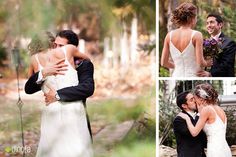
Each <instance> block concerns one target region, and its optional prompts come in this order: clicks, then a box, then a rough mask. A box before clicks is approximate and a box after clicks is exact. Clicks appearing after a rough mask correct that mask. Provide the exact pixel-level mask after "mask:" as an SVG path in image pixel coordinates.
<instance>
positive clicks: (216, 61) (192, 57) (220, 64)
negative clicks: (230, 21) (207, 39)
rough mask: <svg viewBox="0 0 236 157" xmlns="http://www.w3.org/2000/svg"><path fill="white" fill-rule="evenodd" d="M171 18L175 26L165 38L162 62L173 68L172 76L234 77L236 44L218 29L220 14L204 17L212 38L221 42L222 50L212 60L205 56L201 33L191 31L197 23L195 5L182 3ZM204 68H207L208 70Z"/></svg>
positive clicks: (220, 22) (220, 25) (219, 27)
mask: <svg viewBox="0 0 236 157" xmlns="http://www.w3.org/2000/svg"><path fill="white" fill-rule="evenodd" d="M171 20H172V22H173V23H174V24H175V25H176V26H178V28H177V29H175V30H172V31H170V32H169V33H168V34H167V35H166V37H165V41H164V45H163V50H162V57H161V65H162V66H164V67H166V68H168V69H174V70H173V73H172V77H234V62H235V52H236V44H235V42H234V41H233V40H232V39H230V38H229V37H227V36H226V35H224V34H223V33H222V32H221V30H222V27H223V19H222V17H221V16H220V15H218V14H209V15H208V16H207V20H206V29H207V31H208V33H209V35H210V36H211V38H212V39H214V40H215V41H216V42H219V40H221V41H222V46H221V49H222V52H221V53H219V54H218V55H217V57H216V56H215V57H213V58H211V59H205V58H204V55H203V36H202V33H201V32H199V31H196V30H194V27H195V26H196V23H197V7H196V6H195V5H193V4H192V3H182V4H181V5H180V6H178V7H177V8H176V9H175V10H174V11H173V13H172V19H171ZM169 58H171V60H169ZM203 67H210V71H209V72H208V71H205V70H203V69H204V68H203Z"/></svg>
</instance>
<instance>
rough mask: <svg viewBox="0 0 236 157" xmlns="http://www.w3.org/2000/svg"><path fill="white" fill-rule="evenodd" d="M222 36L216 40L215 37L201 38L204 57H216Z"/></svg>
mask: <svg viewBox="0 0 236 157" xmlns="http://www.w3.org/2000/svg"><path fill="white" fill-rule="evenodd" d="M222 42H223V41H222V38H219V39H218V41H216V40H215V39H204V40H203V55H204V58H209V57H210V58H218V57H219V54H220V53H221V52H222V51H223V50H222Z"/></svg>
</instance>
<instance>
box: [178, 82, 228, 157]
mask: <svg viewBox="0 0 236 157" xmlns="http://www.w3.org/2000/svg"><path fill="white" fill-rule="evenodd" d="M194 98H195V101H196V104H197V108H198V112H199V113H200V118H199V120H198V122H197V124H196V125H195V126H193V124H192V122H191V120H190V118H189V116H187V115H186V114H184V113H180V114H179V115H178V116H181V117H182V118H184V119H185V120H186V123H187V126H188V129H189V131H190V133H191V134H192V136H194V137H195V136H197V135H198V134H199V132H200V131H201V130H202V129H203V131H204V132H205V133H206V135H207V157H232V154H231V151H230V148H229V146H228V144H227V141H226V139H225V134H226V125H227V118H226V115H225V112H224V111H223V109H222V108H220V107H219V106H218V105H216V104H217V102H218V93H217V92H216V91H215V89H214V88H213V87H212V86H211V85H209V84H200V85H197V86H196V88H195V90H194Z"/></svg>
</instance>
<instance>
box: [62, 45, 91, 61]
mask: <svg viewBox="0 0 236 157" xmlns="http://www.w3.org/2000/svg"><path fill="white" fill-rule="evenodd" d="M66 47H67V48H66V49H69V52H71V56H72V57H75V58H80V59H87V60H90V58H89V57H88V56H87V55H86V54H84V53H81V52H80V51H79V50H78V49H77V47H75V46H74V45H66Z"/></svg>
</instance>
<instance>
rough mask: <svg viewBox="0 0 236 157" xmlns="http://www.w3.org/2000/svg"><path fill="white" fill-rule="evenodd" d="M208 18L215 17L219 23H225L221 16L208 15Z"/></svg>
mask: <svg viewBox="0 0 236 157" xmlns="http://www.w3.org/2000/svg"><path fill="white" fill-rule="evenodd" d="M208 17H215V18H216V21H217V22H218V23H223V18H222V17H221V16H220V15H219V14H215V13H211V14H208V16H207V18H208Z"/></svg>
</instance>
